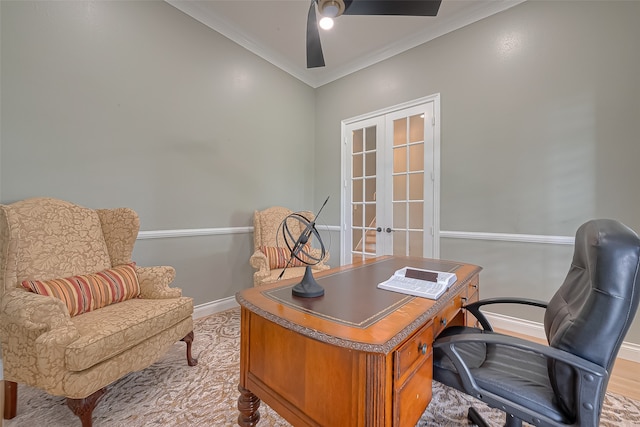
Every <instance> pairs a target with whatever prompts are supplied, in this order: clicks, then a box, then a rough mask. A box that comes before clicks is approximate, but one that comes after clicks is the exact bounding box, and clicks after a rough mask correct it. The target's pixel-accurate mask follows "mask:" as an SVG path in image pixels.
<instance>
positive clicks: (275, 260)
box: [258, 243, 311, 270]
mask: <svg viewBox="0 0 640 427" xmlns="http://www.w3.org/2000/svg"><path fill="white" fill-rule="evenodd" d="M258 249H260V251H261V252H262V253H263V254H265V255H266V256H267V258H268V259H269V269H270V270H273V269H275V268H285V267H286V266H287V262H288V261H289V258H291V251H290V250H289V249H288V248H280V247H277V246H260V248H258ZM310 250H311V245H309V244H308V243H307V244H306V245H304V246H303V248H302V250H301V251H300V252H298V258H301V259H303V260H306V259H307V257H306V256H305V255H304V254H303V253H302V251H304V252H307V253H309V251H310ZM305 265H307V264H304V263H302V262H300V261H299V260H298V259H297V258H296V257H293V258H292V259H291V262H290V263H289V267H303V266H305Z"/></svg>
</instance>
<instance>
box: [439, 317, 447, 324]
mask: <svg viewBox="0 0 640 427" xmlns="http://www.w3.org/2000/svg"><path fill="white" fill-rule="evenodd" d="M440 324H441V325H442V326H447V318H446V317H443V318H442V319H440Z"/></svg>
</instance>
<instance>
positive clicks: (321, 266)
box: [310, 248, 331, 271]
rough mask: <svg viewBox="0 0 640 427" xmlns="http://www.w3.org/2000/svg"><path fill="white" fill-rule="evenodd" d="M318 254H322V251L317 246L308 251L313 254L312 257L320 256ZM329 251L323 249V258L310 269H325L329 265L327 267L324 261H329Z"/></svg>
mask: <svg viewBox="0 0 640 427" xmlns="http://www.w3.org/2000/svg"><path fill="white" fill-rule="evenodd" d="M320 254H322V251H321V250H320V249H318V248H312V249H311V251H310V255H313V256H314V257H316V258H318V257H320ZM329 256H330V255H329V251H325V255H324V259H323V260H322V261H320V262H319V263H317V264H315V265H312V266H311V269H312V270H317V271H322V270H327V269H329V268H331V267H329V266H328V265H327V264H326V262H327V261H329Z"/></svg>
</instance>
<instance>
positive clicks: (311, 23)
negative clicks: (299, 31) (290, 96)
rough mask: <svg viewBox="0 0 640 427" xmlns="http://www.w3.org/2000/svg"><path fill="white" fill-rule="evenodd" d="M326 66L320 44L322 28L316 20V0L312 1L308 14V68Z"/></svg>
mask: <svg viewBox="0 0 640 427" xmlns="http://www.w3.org/2000/svg"><path fill="white" fill-rule="evenodd" d="M317 67H324V55H323V54H322V45H321V44H320V30H319V29H318V21H317V20H316V2H315V0H312V1H311V6H310V7H309V15H308V16H307V68H317Z"/></svg>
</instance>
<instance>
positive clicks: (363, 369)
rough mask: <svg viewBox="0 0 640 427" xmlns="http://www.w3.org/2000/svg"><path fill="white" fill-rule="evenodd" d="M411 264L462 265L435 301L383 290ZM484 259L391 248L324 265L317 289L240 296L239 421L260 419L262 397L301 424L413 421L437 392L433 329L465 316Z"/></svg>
mask: <svg viewBox="0 0 640 427" xmlns="http://www.w3.org/2000/svg"><path fill="white" fill-rule="evenodd" d="M405 266H411V267H416V268H426V269H431V270H443V271H453V272H455V273H456V275H457V277H458V281H457V282H456V283H455V284H454V285H453V286H452V287H451V288H450V289H449V290H448V291H447V292H446V293H445V294H444V295H443V296H442V297H440V299H438V300H436V301H433V300H429V299H425V298H417V297H413V296H409V295H404V294H399V293H396V292H390V291H385V290H381V289H377V287H376V286H377V284H378V283H380V282H382V281H384V280H386V279H388V278H389V277H390V276H391V275H392V274H393V272H394V271H396V270H398V269H400V268H402V267H405ZM480 270H481V268H480V267H478V266H475V265H470V264H462V263H457V262H452V261H443V260H430V259H422V258H403V257H382V258H376V259H374V260H369V261H367V262H365V263H361V264H355V265H351V266H346V267H339V268H336V269H332V270H327V271H325V272H322V273H318V274H317V275H316V276H315V277H316V280H317V282H318V283H319V284H320V285H321V286H322V287H323V288H324V289H325V295H324V296H322V297H318V298H298V297H294V296H292V295H291V288H292V287H293V286H294V285H295V284H296V283H298V282H299V281H300V279H291V280H287V281H282V282H278V283H276V284H271V285H267V286H263V287H259V288H252V289H247V290H244V291H242V292H239V293H238V294H237V295H236V299H237V301H238V302H239V303H240V306H241V341H240V385H239V386H238V390H239V391H240V397H239V398H238V410H239V411H240V415H239V417H238V424H239V425H240V426H243V427H248V426H255V425H256V424H257V423H258V421H259V419H260V415H259V412H258V407H259V406H260V399H262V400H263V401H264V402H265V403H267V404H268V405H269V406H270V407H271V408H273V409H274V410H275V411H276V412H277V413H279V414H280V415H281V416H282V417H283V418H285V419H286V420H287V421H289V422H290V423H291V424H293V425H294V426H339V425H350V426H354V427H355V426H386V427H389V426H413V425H415V424H416V423H417V421H418V420H419V419H420V416H421V415H422V413H423V412H424V410H425V409H426V407H427V405H428V404H429V401H430V400H431V379H432V369H433V367H432V344H433V337H434V336H435V335H437V334H438V333H439V332H440V331H441V330H442V329H443V328H444V327H445V326H446V325H450V324H464V323H466V319H465V313H464V312H463V310H461V304H463V301H464V299H466V300H467V301H475V300H477V299H478V273H479V272H480Z"/></svg>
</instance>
